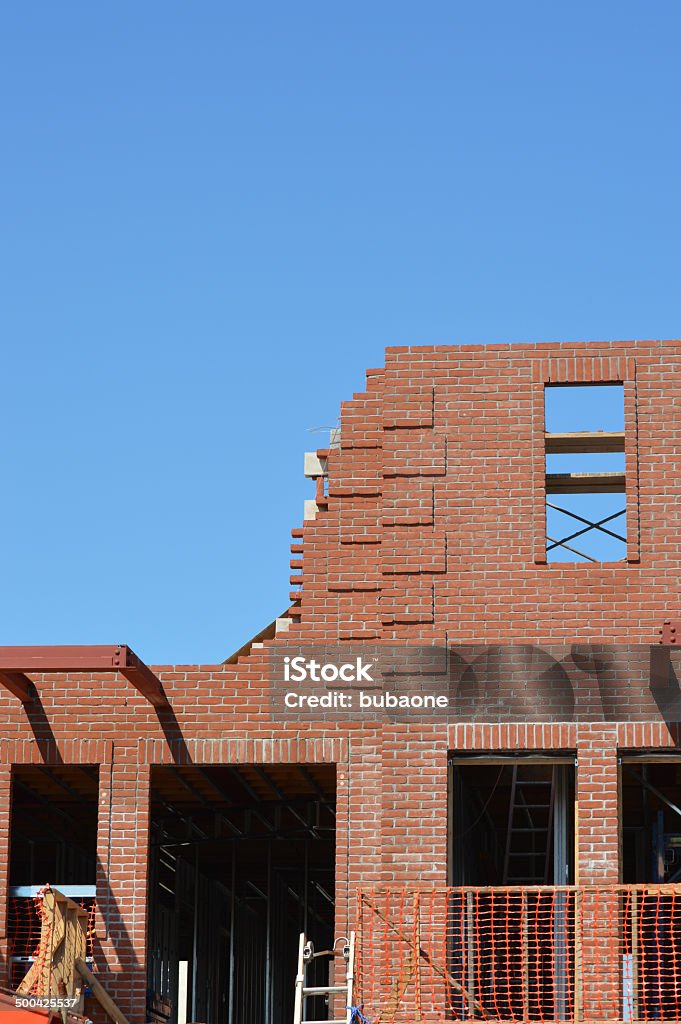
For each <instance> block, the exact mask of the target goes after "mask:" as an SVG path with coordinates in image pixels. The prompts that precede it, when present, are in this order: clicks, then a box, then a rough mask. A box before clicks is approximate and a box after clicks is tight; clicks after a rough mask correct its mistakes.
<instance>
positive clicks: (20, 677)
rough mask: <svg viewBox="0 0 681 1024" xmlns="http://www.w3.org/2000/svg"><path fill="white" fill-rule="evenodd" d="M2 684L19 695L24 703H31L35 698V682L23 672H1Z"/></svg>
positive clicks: (16, 695)
mask: <svg viewBox="0 0 681 1024" xmlns="http://www.w3.org/2000/svg"><path fill="white" fill-rule="evenodd" d="M0 686H4V687H5V689H7V690H9V691H10V693H13V694H14V696H15V697H18V698H19V700H20V701H21V703H22V704H30V702H31V701H32V700H33V695H34V693H35V689H34V686H33V683H32V682H31V680H30V679H29V678H28V676H25V675H24V673H23V672H0Z"/></svg>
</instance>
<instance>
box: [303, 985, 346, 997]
mask: <svg viewBox="0 0 681 1024" xmlns="http://www.w3.org/2000/svg"><path fill="white" fill-rule="evenodd" d="M347 990H348V986H347V985H319V986H316V987H313V988H304V989H303V995H304V996H325V995H327V993H329V992H347Z"/></svg>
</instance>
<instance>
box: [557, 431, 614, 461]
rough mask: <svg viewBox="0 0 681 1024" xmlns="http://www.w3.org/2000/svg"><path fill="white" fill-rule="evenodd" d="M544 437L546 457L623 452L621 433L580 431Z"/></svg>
mask: <svg viewBox="0 0 681 1024" xmlns="http://www.w3.org/2000/svg"><path fill="white" fill-rule="evenodd" d="M544 437H545V443H546V454H547V455H572V454H573V453H575V452H582V453H586V454H592V453H598V452H623V451H624V433H623V432H621V431H606V430H598V431H595V432H593V433H586V432H581V431H580V432H576V433H569V434H552V433H548V432H547V433H546V434H545V435H544Z"/></svg>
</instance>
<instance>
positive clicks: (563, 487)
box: [546, 473, 626, 494]
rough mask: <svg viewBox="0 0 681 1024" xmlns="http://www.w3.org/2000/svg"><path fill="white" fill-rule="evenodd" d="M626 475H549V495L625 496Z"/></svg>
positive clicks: (547, 481) (547, 490)
mask: <svg viewBox="0 0 681 1024" xmlns="http://www.w3.org/2000/svg"><path fill="white" fill-rule="evenodd" d="M625 491H626V482H625V476H624V473H547V474H546V493H547V494H624V493H625Z"/></svg>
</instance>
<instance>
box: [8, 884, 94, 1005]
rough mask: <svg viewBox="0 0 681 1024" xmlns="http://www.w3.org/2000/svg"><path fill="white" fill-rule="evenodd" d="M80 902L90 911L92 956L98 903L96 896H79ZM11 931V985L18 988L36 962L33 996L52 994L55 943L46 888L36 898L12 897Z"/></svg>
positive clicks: (10, 912)
mask: <svg viewBox="0 0 681 1024" xmlns="http://www.w3.org/2000/svg"><path fill="white" fill-rule="evenodd" d="M46 888H47V887H46ZM78 903H79V904H80V905H81V906H82V907H83V908H84V909H86V910H87V912H88V929H87V956H88V958H90V957H91V956H92V952H93V943H94V936H95V911H96V904H95V900H94V899H92V898H85V899H79V900H78ZM7 934H8V940H9V942H8V945H9V968H10V970H9V975H10V987H11V988H12V989H17V988H18V987H19V985H20V984H21V982H22V980H23V979H24V977H25V976H26V975H27V974H28V972H29V970H30V969H31V967H32V966H33V964H37V970H36V971H35V972H34V980H33V981H32V983H31V986H30V992H31V993H32V994H33V995H49V994H50V967H51V964H50V963H49V962H48V961H49V960H50V959H51V956H52V943H51V942H50V922H49V918H48V917H47V915H46V913H45V908H44V903H43V895H42V890H41V891H40V892H39V893H38V895H36V896H34V897H30V896H29V897H27V896H11V897H10V899H9V905H8V918H7ZM43 989H45V991H43Z"/></svg>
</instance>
